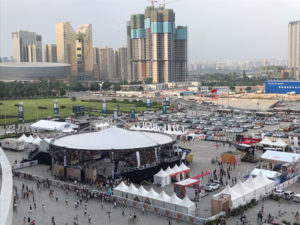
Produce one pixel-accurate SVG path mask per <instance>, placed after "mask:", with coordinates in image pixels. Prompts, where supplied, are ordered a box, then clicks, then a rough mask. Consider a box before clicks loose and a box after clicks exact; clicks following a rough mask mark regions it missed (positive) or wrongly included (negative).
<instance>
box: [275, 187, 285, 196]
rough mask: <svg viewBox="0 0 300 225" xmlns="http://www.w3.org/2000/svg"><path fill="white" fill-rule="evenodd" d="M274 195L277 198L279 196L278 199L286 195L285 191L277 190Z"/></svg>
mask: <svg viewBox="0 0 300 225" xmlns="http://www.w3.org/2000/svg"><path fill="white" fill-rule="evenodd" d="M274 195H275V196H278V197H283V195H284V190H280V189H276V190H275V191H274Z"/></svg>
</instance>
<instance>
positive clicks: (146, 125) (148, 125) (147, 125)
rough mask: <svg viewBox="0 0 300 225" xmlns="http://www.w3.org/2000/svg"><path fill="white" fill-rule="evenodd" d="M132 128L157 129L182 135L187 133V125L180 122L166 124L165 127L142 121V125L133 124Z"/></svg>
mask: <svg viewBox="0 0 300 225" xmlns="http://www.w3.org/2000/svg"><path fill="white" fill-rule="evenodd" d="M130 130H140V131H155V132H161V133H166V134H173V135H182V134H184V133H185V127H184V126H180V125H178V124H176V125H172V124H165V125H164V126H163V127H159V126H158V124H157V123H148V122H144V123H142V126H139V125H138V124H136V125H134V126H132V127H131V128H130Z"/></svg>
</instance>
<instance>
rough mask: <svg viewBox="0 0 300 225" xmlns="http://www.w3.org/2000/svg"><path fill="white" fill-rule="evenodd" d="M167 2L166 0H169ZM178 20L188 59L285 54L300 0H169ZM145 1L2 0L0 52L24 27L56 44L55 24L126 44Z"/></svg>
mask: <svg viewBox="0 0 300 225" xmlns="http://www.w3.org/2000/svg"><path fill="white" fill-rule="evenodd" d="M167 1H168V0H167ZM169 1H170V3H169V4H168V5H167V8H173V9H174V11H175V13H176V24H177V25H187V26H188V50H189V53H188V54H189V61H195V60H217V59H248V58H279V59H286V58H287V37H288V33H287V32H288V23H289V21H294V20H300V0H169ZM150 4H151V3H150V2H149V1H147V0H0V55H1V56H10V55H11V32H13V31H16V30H19V29H24V30H28V31H35V32H36V33H38V34H41V35H42V38H43V44H46V43H47V44H48V43H56V37H55V23H56V22H63V21H70V22H71V24H72V26H73V28H74V29H76V28H77V26H78V25H79V24H85V23H91V24H92V25H93V41H94V46H97V47H103V46H109V47H112V48H117V47H119V46H121V45H123V46H126V33H125V30H126V21H127V20H128V19H129V18H130V15H131V14H134V13H142V12H143V11H144V8H145V7H146V6H147V5H150Z"/></svg>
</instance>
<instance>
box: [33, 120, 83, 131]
mask: <svg viewBox="0 0 300 225" xmlns="http://www.w3.org/2000/svg"><path fill="white" fill-rule="evenodd" d="M30 127H31V128H33V129H37V130H47V131H63V130H64V129H67V128H68V129H69V128H71V129H78V125H75V124H72V123H67V122H58V121H51V120H39V121H38V122H35V123H33V124H31V125H30Z"/></svg>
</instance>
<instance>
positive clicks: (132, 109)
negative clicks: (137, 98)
mask: <svg viewBox="0 0 300 225" xmlns="http://www.w3.org/2000/svg"><path fill="white" fill-rule="evenodd" d="M131 118H133V119H134V118H135V108H133V107H132V108H131Z"/></svg>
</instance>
